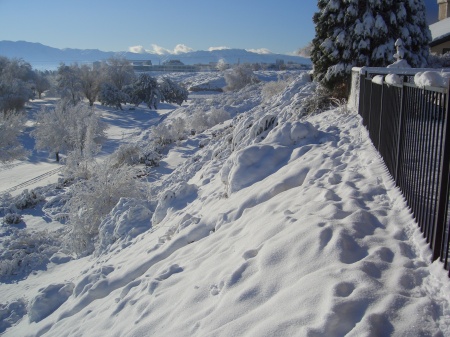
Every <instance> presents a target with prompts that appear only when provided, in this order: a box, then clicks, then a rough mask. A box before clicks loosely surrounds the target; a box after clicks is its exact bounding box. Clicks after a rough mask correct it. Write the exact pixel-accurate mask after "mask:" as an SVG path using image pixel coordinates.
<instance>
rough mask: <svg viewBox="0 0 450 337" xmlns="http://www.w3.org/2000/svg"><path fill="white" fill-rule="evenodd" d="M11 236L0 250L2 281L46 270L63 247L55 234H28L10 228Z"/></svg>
mask: <svg viewBox="0 0 450 337" xmlns="http://www.w3.org/2000/svg"><path fill="white" fill-rule="evenodd" d="M9 230H10V235H9V237H7V238H6V239H5V240H4V241H3V247H2V249H1V250H0V281H4V280H6V279H8V278H10V277H15V278H22V277H26V276H27V275H28V274H29V273H31V272H32V271H34V270H40V269H44V268H45V267H46V265H47V264H48V263H49V262H50V258H51V256H52V255H53V254H55V253H56V252H57V251H58V250H59V249H60V247H61V241H60V238H59V234H58V233H55V232H47V231H43V232H27V231H24V230H20V229H16V228H11V227H10V228H9Z"/></svg>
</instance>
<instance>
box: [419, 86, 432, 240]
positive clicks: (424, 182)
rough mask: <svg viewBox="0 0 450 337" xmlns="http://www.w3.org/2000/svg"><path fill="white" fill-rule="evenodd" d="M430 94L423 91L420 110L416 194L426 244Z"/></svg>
mask: <svg viewBox="0 0 450 337" xmlns="http://www.w3.org/2000/svg"><path fill="white" fill-rule="evenodd" d="M432 99H433V97H432V92H430V91H424V98H423V101H424V104H423V107H422V109H421V123H420V126H421V130H422V131H421V137H422V141H421V151H420V153H421V158H420V166H421V169H420V172H421V174H420V182H419V183H420V189H419V193H418V198H419V199H420V217H419V222H420V223H421V224H422V228H423V231H424V236H425V237H426V238H427V242H429V237H428V235H427V233H428V229H429V227H430V225H429V223H428V222H427V221H425V219H426V218H427V216H428V213H429V209H428V201H429V191H430V188H431V185H432V181H431V179H429V169H430V163H431V159H430V157H431V156H430V153H429V146H430V134H431V133H430V131H431V130H430V127H431V122H430V114H431V113H430V109H431V104H432Z"/></svg>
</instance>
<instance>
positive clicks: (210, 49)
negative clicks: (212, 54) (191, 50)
mask: <svg viewBox="0 0 450 337" xmlns="http://www.w3.org/2000/svg"><path fill="white" fill-rule="evenodd" d="M225 49H231V48H229V47H209V48H208V51H214V50H225Z"/></svg>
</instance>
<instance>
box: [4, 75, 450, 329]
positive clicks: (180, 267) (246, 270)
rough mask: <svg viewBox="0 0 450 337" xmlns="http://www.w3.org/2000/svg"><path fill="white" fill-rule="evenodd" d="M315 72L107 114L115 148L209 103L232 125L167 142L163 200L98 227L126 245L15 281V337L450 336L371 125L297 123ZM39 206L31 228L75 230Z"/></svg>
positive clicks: (443, 292)
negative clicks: (270, 87) (278, 86)
mask: <svg viewBox="0 0 450 337" xmlns="http://www.w3.org/2000/svg"><path fill="white" fill-rule="evenodd" d="M259 75H260V77H261V78H264V80H276V74H274V73H260V74H259ZM178 76H179V77H178V80H184V81H190V83H194V82H195V83H198V84H201V83H200V82H201V81H207V76H208V75H207V74H199V75H195V74H194V75H192V74H191V75H178ZM182 76H184V78H183V77H182ZM188 76H190V78H188ZM214 76H217V75H216V74H214ZM201 77H203V78H201ZM308 78H309V76H305V75H300V74H296V76H295V77H293V78H292V83H291V84H290V85H289V86H288V87H287V88H286V89H285V90H284V91H283V92H281V93H280V94H278V95H276V96H274V97H271V98H270V99H265V98H264V97H262V95H261V87H262V85H263V84H260V85H257V86H253V87H252V88H246V89H243V90H242V91H240V92H237V93H222V94H208V93H200V94H197V95H192V99H191V101H190V102H189V104H188V105H184V106H183V107H181V108H177V107H175V106H173V107H170V106H165V108H167V109H166V110H161V111H157V112H156V111H150V110H148V109H144V108H139V109H137V110H134V111H127V110H125V111H123V112H118V111H113V110H110V109H106V108H102V109H103V110H104V114H105V117H104V118H105V119H109V122H110V124H111V125H112V128H111V129H110V130H109V135H110V138H109V141H108V142H107V144H105V149H106V150H105V151H106V152H107V151H108V149H109V151H111V152H112V151H113V150H114V149H115V148H117V146H118V144H119V143H120V142H128V143H132V142H145V141H146V140H147V139H148V137H149V127H150V125H154V124H157V123H158V122H159V121H160V120H165V122H168V121H170V119H171V118H176V117H179V116H185V117H186V116H187V117H189V115H190V114H191V113H192V112H193V111H194V110H195V109H199V108H202V109H205V108H208V107H209V108H211V107H215V108H223V109H226V110H227V111H228V112H229V113H230V114H231V115H232V116H233V117H234V119H233V120H229V121H227V122H225V123H223V124H220V125H217V126H215V127H214V128H212V129H210V130H207V131H205V132H204V133H202V134H197V135H195V136H190V137H189V138H188V139H186V140H184V141H180V142H178V143H177V144H173V145H172V146H171V147H170V148H168V149H167V151H166V153H165V154H166V156H165V159H164V160H163V161H162V162H161V165H160V167H159V168H155V169H153V171H152V172H151V174H150V176H149V177H148V178H147V179H148V181H149V198H150V200H148V201H142V203H139V202H138V201H131V200H129V201H127V200H122V201H121V202H120V203H119V204H118V205H117V206H116V207H115V209H114V210H113V211H112V212H111V214H110V215H109V216H108V218H107V219H105V221H104V223H103V224H102V226H103V227H102V228H101V229H100V231H101V233H102V235H106V236H105V237H107V236H108V235H116V236H115V239H114V240H111V241H104V242H103V244H102V245H100V244H99V246H98V247H97V250H96V252H95V254H94V255H92V256H90V257H87V258H82V259H74V260H70V261H67V259H64V256H61V255H59V256H58V255H57V256H56V257H55V259H54V261H55V262H51V263H49V264H48V265H47V266H46V269H45V270H38V271H36V272H34V273H31V274H30V275H28V276H27V277H26V278H22V279H16V280H15V281H8V280H6V281H5V282H4V283H3V284H1V285H0V303H2V306H1V307H0V319H2V320H3V322H6V326H9V325H12V327H9V328H8V329H7V330H6V331H5V332H4V336H42V335H43V336H58V337H61V336H99V337H100V336H102V337H103V336H134V337H139V336H224V337H225V336H226V337H230V336H310V337H313V336H327V337H329V336H332V337H333V336H336V337H337V336H371V337H375V336H449V335H450V317H449V315H450V308H449V300H450V288H449V287H450V282H449V280H448V279H447V276H446V272H445V271H444V270H443V269H442V264H440V263H434V264H430V251H429V248H428V246H427V244H426V242H425V240H424V239H423V238H422V236H421V234H420V232H419V231H418V230H417V225H416V223H415V222H414V220H413V219H412V216H411V214H410V213H409V211H408V209H407V207H406V205H405V202H404V200H403V198H402V196H401V194H400V192H399V191H398V189H397V188H395V186H394V183H393V181H392V180H391V178H390V176H389V175H388V173H387V170H386V169H385V167H384V165H383V163H382V161H381V159H380V157H379V155H378V154H377V152H376V150H375V149H374V147H373V146H372V144H371V143H370V141H369V138H368V134H367V132H366V130H365V129H364V127H363V126H362V124H361V119H360V118H359V116H358V115H357V114H356V113H355V112H345V111H342V110H343V109H335V110H330V111H327V112H324V113H321V114H318V115H313V116H310V117H306V118H299V117H298V116H299V114H300V112H301V107H302V104H303V100H304V99H305V97H307V96H308V95H310V94H311V92H312V90H313V87H314V85H313V84H311V83H309V82H308ZM215 80H216V81H217V78H216V79H215ZM171 110H173V111H172V112H170V111H171ZM163 115H164V116H163ZM271 116H276V122H275V123H274V124H273V125H272V126H270V127H268V128H267V130H264V129H265V128H264V127H262V128H260V126H265V125H267V124H266V121H270V120H271ZM161 117H165V118H162V119H161ZM119 119H121V121H120V122H119ZM133 121H134V122H135V123H134V124H133ZM261 130H262V131H261ZM200 143H201V144H202V146H199V145H200ZM105 154H106V153H104V154H103V155H105ZM13 168H14V167H13V166H12V167H11V169H8V168H5V169H4V170H3V171H1V173H2V174H3V175H2V176H1V177H2V183H3V179H7V177H8V175H7V173H8V172H10V174H14V169H13ZM26 173H27V174H28V175H29V178H30V179H31V178H33V177H34V176H35V173H34V172H33V171H32V170H30V171H29V172H26V171H25V172H24V174H26ZM49 198H51V196H49ZM47 202H48V200H47ZM146 209H147V210H146ZM30 213H31V214H30V215H27V218H26V219H25V227H33V226H31V224H33V223H37V224H36V225H35V226H34V227H33V228H34V229H35V230H37V229H44V228H49V229H50V228H52V226H56V227H59V226H61V224H59V223H58V222H56V221H51V220H49V218H48V217H47V218H45V219H46V221H47V222H46V221H43V220H42V212H40V211H39V206H38V207H37V209H35V210H33V211H30ZM146 226H147V229H146ZM134 228H137V229H138V230H139V231H138V232H137V234H136V235H131V236H127V233H126V232H127V229H128V230H132V229H134ZM23 230H26V229H23ZM114 233H116V234H114ZM117 233H119V234H117ZM58 258H62V260H61V259H58ZM8 322H9V323H8ZM8 324H9V325H8Z"/></svg>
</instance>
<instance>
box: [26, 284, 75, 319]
mask: <svg viewBox="0 0 450 337" xmlns="http://www.w3.org/2000/svg"><path fill="white" fill-rule="evenodd" d="M74 287H75V285H74V284H73V283H63V284H50V285H49V286H47V287H45V288H43V289H41V290H40V291H39V294H38V295H37V296H36V297H35V298H34V299H33V300H32V301H31V303H30V305H29V307H28V317H29V318H30V322H39V321H41V320H42V319H44V318H45V317H47V316H48V315H50V314H51V313H53V312H54V311H55V310H56V309H58V308H59V307H60V306H61V304H63V303H64V302H65V301H66V300H67V299H68V298H69V296H71V295H72V291H73V289H74Z"/></svg>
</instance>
